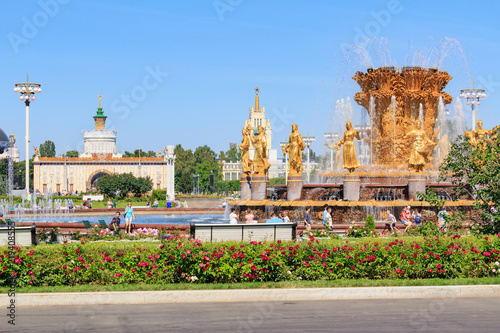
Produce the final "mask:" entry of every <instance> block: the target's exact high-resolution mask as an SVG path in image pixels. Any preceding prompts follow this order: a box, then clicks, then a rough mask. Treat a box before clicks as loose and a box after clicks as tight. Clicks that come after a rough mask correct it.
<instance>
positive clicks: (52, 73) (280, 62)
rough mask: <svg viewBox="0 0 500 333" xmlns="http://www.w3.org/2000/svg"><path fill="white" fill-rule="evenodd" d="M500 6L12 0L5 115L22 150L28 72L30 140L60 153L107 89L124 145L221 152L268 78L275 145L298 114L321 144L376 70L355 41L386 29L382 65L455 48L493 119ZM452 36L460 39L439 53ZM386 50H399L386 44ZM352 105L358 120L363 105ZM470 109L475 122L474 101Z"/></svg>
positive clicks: (113, 123) (484, 115) (453, 59)
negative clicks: (19, 90)
mask: <svg viewBox="0 0 500 333" xmlns="http://www.w3.org/2000/svg"><path fill="white" fill-rule="evenodd" d="M499 7H500V5H498V4H497V3H496V2H483V1H478V2H475V3H473V4H472V3H471V2H465V1H432V2H431V1H402V0H401V1H397V0H391V1H294V0H286V1H257V0H254V1H249V0H213V1H165V0H164V1H155V0H151V1H132V0H122V1H102V0H101V1H96V0H85V1H77V0H43V1H22V2H20V1H9V2H6V3H4V4H3V10H2V13H1V14H0V16H1V20H0V61H1V63H2V64H3V66H2V71H1V75H0V106H1V112H2V123H1V125H0V127H1V128H2V129H3V130H4V131H5V132H6V133H7V134H10V133H11V132H12V131H14V132H15V133H16V136H17V140H18V148H19V149H20V152H21V156H22V157H21V159H22V160H23V159H24V158H23V156H24V135H25V130H24V128H25V113H24V105H23V103H22V102H21V101H19V98H18V94H16V93H14V91H13V88H14V84H15V83H17V82H24V81H25V78H26V73H27V72H29V74H30V81H33V82H37V83H41V84H42V89H43V92H42V93H41V94H39V95H37V99H36V101H35V102H33V103H32V105H31V112H30V136H31V145H30V146H38V145H39V144H40V143H42V142H44V141H45V140H52V141H54V142H55V144H56V149H57V153H58V154H61V153H64V152H65V151H67V150H72V149H76V150H82V149H83V146H82V143H83V140H82V137H83V136H82V132H81V131H82V130H83V129H92V128H93V126H94V124H93V119H92V116H93V115H94V114H95V111H96V108H97V105H98V100H97V95H99V94H101V95H102V96H103V100H102V102H103V108H104V112H105V114H106V115H107V116H108V125H109V127H110V128H113V129H118V131H119V132H118V150H120V151H125V150H134V149H136V148H139V147H140V148H142V149H144V150H154V151H157V150H158V149H160V148H162V147H164V146H165V145H168V144H178V143H180V144H182V145H183V146H184V147H186V148H193V149H194V148H195V147H197V146H199V145H204V144H207V145H209V146H210V147H212V149H214V150H215V151H216V152H219V151H220V150H227V149H228V143H229V142H240V140H241V138H240V135H241V128H242V126H243V123H244V120H245V119H246V118H247V117H248V108H249V107H250V106H252V105H253V103H254V92H253V88H254V87H255V86H257V85H258V86H259V87H260V88H261V92H260V105H261V106H264V107H265V108H266V113H267V116H268V117H269V118H271V120H272V126H273V128H274V131H273V147H274V148H279V142H280V141H285V140H286V139H287V137H288V133H289V132H290V125H291V124H292V123H297V124H298V125H299V130H300V131H301V132H302V133H303V135H307V134H308V133H309V135H314V136H316V137H317V139H318V140H317V141H316V143H315V144H314V145H313V149H314V150H316V151H318V152H324V151H325V148H324V147H323V146H322V143H323V140H322V137H323V133H324V132H325V131H328V130H329V129H331V128H334V129H336V128H338V127H339V126H340V124H338V119H337V118H336V117H335V115H334V113H333V105H334V102H335V100H337V99H340V98H347V97H350V98H351V100H352V97H353V95H354V93H355V92H356V91H358V89H357V87H356V84H355V82H354V81H353V80H351V76H353V75H354V73H355V71H357V70H365V69H366V66H365V65H364V64H363V62H362V61H360V60H358V59H355V58H350V59H347V60H349V61H347V60H346V59H345V58H344V57H343V56H344V51H345V49H346V48H345V45H347V44H357V43H359V42H361V41H362V40H363V38H368V37H376V38H377V42H375V43H378V42H381V43H383V44H384V43H385V44H386V45H387V46H381V47H378V48H372V49H371V51H370V52H371V53H370V54H371V58H373V63H374V65H376V66H379V65H384V64H395V65H397V66H403V65H412V64H415V63H416V62H419V61H421V59H424V60H426V61H428V63H429V65H435V63H436V62H437V60H436V59H437V58H439V56H440V54H441V55H442V54H446V56H444V57H443V61H442V62H441V65H440V69H441V70H446V71H448V72H449V74H450V75H451V76H453V77H454V78H453V80H452V81H451V82H450V84H448V86H447V88H446V89H445V91H446V92H448V93H449V94H451V95H452V96H453V97H454V98H455V97H457V96H458V94H459V92H460V89H462V88H469V87H470V86H471V85H472V79H473V80H474V82H475V86H476V87H481V88H485V89H486V93H487V95H488V96H487V98H485V99H484V100H483V102H482V104H481V106H480V111H479V118H481V119H483V121H484V124H485V125H484V127H486V128H492V127H493V126H494V125H497V124H498V123H500V117H499V116H498V112H497V111H498V107H497V106H498V105H499V104H500V68H499V66H498V63H497V59H498V54H500V45H499V36H500V31H499V28H500V23H499V20H498V15H497V13H498V9H499ZM444 38H449V40H450V41H451V42H450V43H449V44H448V46H449V47H446V48H445V51H444V53H439V52H438V51H437V50H438V49H439V47H440V46H443V45H444V44H442V40H443V39H444ZM455 40H456V41H457V42H455ZM385 44H384V45H385ZM462 50H463V53H462ZM381 51H384V52H385V51H388V53H389V54H390V58H391V59H392V60H390V61H389V60H387V57H386V59H385V60H384V59H381V57H377V52H381ZM416 54H421V55H422V56H420V57H416V56H415V55H416ZM152 73H153V74H152ZM127 96H128V97H127ZM453 103H454V102H453ZM353 106H354V114H355V119H354V120H355V122H356V118H357V117H358V115H359V114H360V107H359V106H357V105H355V104H353ZM450 109H452V107H450ZM465 114H466V117H467V119H468V121H469V122H470V114H471V113H470V109H468V108H467V109H466V113H465ZM30 154H33V148H31V147H30Z"/></svg>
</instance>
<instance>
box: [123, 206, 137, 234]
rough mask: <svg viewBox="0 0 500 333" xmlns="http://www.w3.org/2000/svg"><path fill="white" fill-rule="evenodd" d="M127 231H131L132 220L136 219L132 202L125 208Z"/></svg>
mask: <svg viewBox="0 0 500 333" xmlns="http://www.w3.org/2000/svg"><path fill="white" fill-rule="evenodd" d="M124 215H125V233H130V231H131V228H132V220H135V214H134V209H133V208H132V204H131V203H130V202H129V203H128V204H127V207H126V208H125V214H124Z"/></svg>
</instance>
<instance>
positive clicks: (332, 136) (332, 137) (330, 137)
mask: <svg viewBox="0 0 500 333" xmlns="http://www.w3.org/2000/svg"><path fill="white" fill-rule="evenodd" d="M324 138H325V139H326V141H327V142H328V143H330V144H332V143H334V142H336V141H338V140H339V133H334V132H327V133H325V135H324ZM330 169H331V170H332V171H333V149H330Z"/></svg>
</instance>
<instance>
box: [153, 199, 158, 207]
mask: <svg viewBox="0 0 500 333" xmlns="http://www.w3.org/2000/svg"><path fill="white" fill-rule="evenodd" d="M153 207H154V208H158V199H157V198H155V201H153Z"/></svg>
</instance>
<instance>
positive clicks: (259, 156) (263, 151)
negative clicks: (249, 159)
mask: <svg viewBox="0 0 500 333" xmlns="http://www.w3.org/2000/svg"><path fill="white" fill-rule="evenodd" d="M258 129H259V135H257V137H255V136H252V137H250V139H251V141H252V144H253V145H254V147H255V155H254V157H253V173H254V175H256V176H267V171H268V170H269V167H270V166H271V164H269V162H268V161H267V139H266V134H264V127H262V126H259V127H258Z"/></svg>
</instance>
